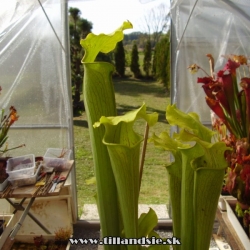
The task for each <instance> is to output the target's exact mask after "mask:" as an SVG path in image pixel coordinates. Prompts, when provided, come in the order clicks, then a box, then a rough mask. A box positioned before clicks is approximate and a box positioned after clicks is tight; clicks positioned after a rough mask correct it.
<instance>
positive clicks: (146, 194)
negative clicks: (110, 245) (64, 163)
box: [74, 78, 169, 215]
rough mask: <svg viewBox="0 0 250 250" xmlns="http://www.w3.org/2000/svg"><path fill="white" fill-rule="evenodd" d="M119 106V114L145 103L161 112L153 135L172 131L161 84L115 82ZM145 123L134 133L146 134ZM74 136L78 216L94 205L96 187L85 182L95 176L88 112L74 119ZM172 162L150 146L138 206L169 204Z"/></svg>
mask: <svg viewBox="0 0 250 250" xmlns="http://www.w3.org/2000/svg"><path fill="white" fill-rule="evenodd" d="M114 87H115V92H116V103H117V109H118V113H119V114H123V113H124V112H126V111H129V110H132V109H135V108H138V107H140V106H141V105H142V103H143V102H145V103H146V105H147V110H148V111H149V112H157V113H159V122H158V123H157V124H156V125H155V126H154V127H153V128H151V129H150V134H149V136H150V135H152V133H156V134H159V133H160V132H162V131H169V125H168V124H167V123H166V121H165V109H166V106H167V104H168V103H169V97H167V95H166V93H165V90H164V87H163V85H162V84H160V83H157V82H155V81H145V80H135V79H132V78H126V79H119V78H115V79H114ZM144 129H145V123H144V122H142V121H139V122H138V123H136V124H135V130H136V131H137V132H139V133H140V134H141V135H143V134H144ZM74 137H75V154H76V171H77V190H78V206H79V215H80V214H81V211H82V207H83V205H84V203H88V204H89V203H95V199H94V197H93V196H94V195H95V186H94V185H86V183H85V182H86V180H88V179H89V178H91V177H93V176H94V170H93V157H92V153H91V145H90V139H89V133H88V128H87V121H86V115H85V113H83V114H82V116H80V117H75V118H74ZM168 161H169V154H167V153H166V152H164V151H162V150H160V149H157V148H155V147H154V145H153V144H151V143H149V144H148V145H147V152H146V159H145V166H144V173H143V178H142V186H141V193H140V200H139V203H141V204H142V203H143V204H166V203H167V201H168V190H167V173H166V169H165V167H164V164H166V163H167V162H168Z"/></svg>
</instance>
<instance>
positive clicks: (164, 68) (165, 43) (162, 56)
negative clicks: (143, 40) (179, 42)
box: [153, 33, 170, 90]
mask: <svg viewBox="0 0 250 250" xmlns="http://www.w3.org/2000/svg"><path fill="white" fill-rule="evenodd" d="M153 73H154V76H155V77H156V78H157V79H158V80H160V81H161V82H162V83H163V84H164V86H165V87H166V88H167V90H169V89H170V41H169V33H168V34H167V35H165V36H164V37H163V38H162V39H161V40H160V41H159V42H158V43H157V44H156V47H155V53H154V60H153Z"/></svg>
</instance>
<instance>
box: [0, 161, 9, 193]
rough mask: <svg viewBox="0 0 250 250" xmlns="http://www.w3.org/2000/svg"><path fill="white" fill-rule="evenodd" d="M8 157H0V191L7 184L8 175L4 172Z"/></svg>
mask: <svg viewBox="0 0 250 250" xmlns="http://www.w3.org/2000/svg"><path fill="white" fill-rule="evenodd" d="M8 159H9V157H0V192H2V191H3V190H4V189H5V188H6V186H7V184H8V177H9V175H8V174H7V173H6V166H7V160H8Z"/></svg>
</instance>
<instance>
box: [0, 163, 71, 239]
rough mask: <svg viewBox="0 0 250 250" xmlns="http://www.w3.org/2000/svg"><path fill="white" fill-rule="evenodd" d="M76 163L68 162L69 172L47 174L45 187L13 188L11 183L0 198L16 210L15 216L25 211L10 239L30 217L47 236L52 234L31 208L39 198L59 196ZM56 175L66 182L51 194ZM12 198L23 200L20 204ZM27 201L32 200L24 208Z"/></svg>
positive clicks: (0, 193) (58, 185)
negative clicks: (18, 212)
mask: <svg viewBox="0 0 250 250" xmlns="http://www.w3.org/2000/svg"><path fill="white" fill-rule="evenodd" d="M73 163H74V161H73V160H71V161H68V162H67V168H68V170H67V171H63V172H53V173H51V174H47V175H46V176H45V177H44V180H45V181H46V183H45V185H44V186H36V185H35V184H34V185H29V186H23V187H13V186H12V185H11V184H10V183H9V184H8V186H7V187H6V188H5V190H4V191H2V192H0V198H2V199H6V200H7V201H8V202H9V203H10V204H11V206H13V208H14V209H15V210H14V212H13V214H15V213H16V212H17V211H23V212H22V215H21V217H20V219H19V221H18V222H17V223H16V225H15V226H14V228H13V230H12V232H11V234H10V236H9V238H10V239H14V238H15V236H16V234H17V232H18V230H19V229H20V227H21V226H22V223H23V221H24V220H25V217H26V216H27V215H28V216H29V217H30V218H31V219H32V220H33V221H34V222H35V223H36V224H38V225H39V226H40V227H41V228H42V229H43V230H44V231H45V232H46V233H47V234H51V232H50V231H49V230H48V229H47V228H46V227H45V226H44V225H43V224H42V223H41V222H40V221H39V220H38V219H37V218H36V217H35V216H34V215H33V214H32V213H31V212H30V208H31V207H32V204H33V202H34V201H35V199H36V198H37V197H51V196H58V195H59V194H60V192H61V190H62V187H63V186H64V184H65V182H66V180H67V178H68V176H69V174H70V171H71V169H72V167H73ZM55 175H59V176H60V177H65V180H64V181H63V182H61V183H58V184H57V186H56V189H55V190H54V191H53V192H51V193H50V192H49V190H50V188H51V187H52V185H53V182H52V180H53V177H54V176H55ZM12 198H16V199H21V201H19V202H14V201H13V199H12ZM26 199H30V200H29V202H28V205H27V206H26V207H24V206H23V203H24V201H25V200H26Z"/></svg>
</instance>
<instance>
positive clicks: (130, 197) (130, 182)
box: [94, 104, 158, 249]
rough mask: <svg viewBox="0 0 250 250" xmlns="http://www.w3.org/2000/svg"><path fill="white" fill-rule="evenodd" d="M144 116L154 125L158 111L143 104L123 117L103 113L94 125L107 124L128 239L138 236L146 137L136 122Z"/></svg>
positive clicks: (105, 139) (106, 130)
mask: <svg viewBox="0 0 250 250" xmlns="http://www.w3.org/2000/svg"><path fill="white" fill-rule="evenodd" d="M141 118H142V119H145V120H146V122H147V123H148V124H149V125H150V126H152V125H154V124H155V123H156V122H157V119H158V114H156V113H153V114H147V113H146V105H145V104H143V105H142V106H141V107H140V108H139V109H136V110H134V111H130V112H128V113H126V114H125V115H123V116H116V117H114V116H113V117H104V116H102V117H101V118H100V120H99V122H96V123H95V124H94V127H96V128H98V127H101V128H102V126H101V124H103V125H104V126H105V135H104V138H103V143H104V144H105V145H106V146H107V148H108V152H109V156H110V159H111V165H112V169H113V173H114V176H115V181H116V186H117V190H118V196H119V203H120V208H121V214H122V220H123V224H124V233H125V237H126V238H138V198H139V160H140V143H141V141H142V139H143V138H142V136H140V135H139V134H137V133H136V132H135V131H134V130H133V125H134V122H135V121H136V120H137V119H141ZM98 129H100V128H98ZM128 249H138V246H133V245H130V246H128Z"/></svg>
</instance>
